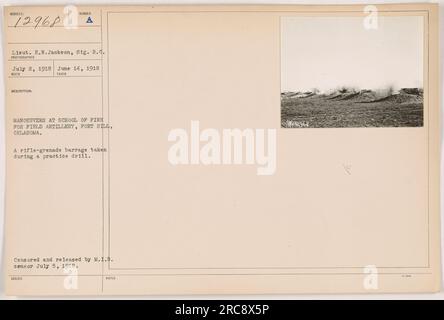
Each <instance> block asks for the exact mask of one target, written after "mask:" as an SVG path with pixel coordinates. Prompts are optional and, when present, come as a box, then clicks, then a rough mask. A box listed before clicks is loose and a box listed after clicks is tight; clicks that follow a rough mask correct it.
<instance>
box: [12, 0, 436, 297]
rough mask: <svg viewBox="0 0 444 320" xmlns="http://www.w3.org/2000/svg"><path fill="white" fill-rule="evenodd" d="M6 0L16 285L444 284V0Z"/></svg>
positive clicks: (260, 288) (383, 287) (140, 290)
mask: <svg viewBox="0 0 444 320" xmlns="http://www.w3.org/2000/svg"><path fill="white" fill-rule="evenodd" d="M4 14H5V17H4V22H5V26H4V33H5V51H4V56H5V61H4V63H5V75H4V76H5V79H6V130H7V146H6V161H7V174H6V178H7V186H6V193H7V194H6V211H7V212H6V214H7V216H6V257H5V273H6V275H5V276H6V284H7V293H8V294H9V295H84V294H104V295H107V294H228V293H234V294H262V293H281V294H285V293H344V292H361V293H367V292H368V293H372V292H431V291H437V290H439V288H440V271H439V270H440V264H439V261H440V251H439V247H440V245H439V243H440V242H439V239H440V237H439V227H438V226H439V200H438V199H439V181H438V179H439V123H438V122H439V120H438V119H439V103H438V34H437V32H438V31H437V30H438V27H437V26H438V7H437V6H436V5H433V4H417V5H401V4H400V5H378V6H363V5H352V6H300V5H294V6H280V5H279V6H274V5H271V6H92V7H89V6H79V7H76V6H67V7H54V6H45V7H38V6H34V7H6V8H5V10H4Z"/></svg>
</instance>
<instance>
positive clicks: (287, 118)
mask: <svg viewBox="0 0 444 320" xmlns="http://www.w3.org/2000/svg"><path fill="white" fill-rule="evenodd" d="M423 113H424V112H423V91H422V89H418V88H404V89H401V90H399V92H396V93H385V94H384V93H380V92H379V93H378V92H375V91H372V90H359V91H356V90H348V89H342V90H336V91H334V92H331V93H329V94H319V93H315V92H283V93H281V127H283V128H343V127H421V126H423Z"/></svg>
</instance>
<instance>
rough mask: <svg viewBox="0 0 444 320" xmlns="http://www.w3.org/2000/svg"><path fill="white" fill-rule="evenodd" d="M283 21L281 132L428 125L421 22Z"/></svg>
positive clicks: (388, 18) (398, 18)
mask: <svg viewBox="0 0 444 320" xmlns="http://www.w3.org/2000/svg"><path fill="white" fill-rule="evenodd" d="M364 19H365V18H363V17H283V18H281V127H282V128H346V127H421V126H423V125H424V120H423V117H424V106H423V101H424V89H423V65H424V58H423V57H424V35H423V34H424V26H423V23H424V21H423V17H421V16H396V17H395V16H379V17H376V19H375V20H374V21H371V24H369V25H366V21H364Z"/></svg>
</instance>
